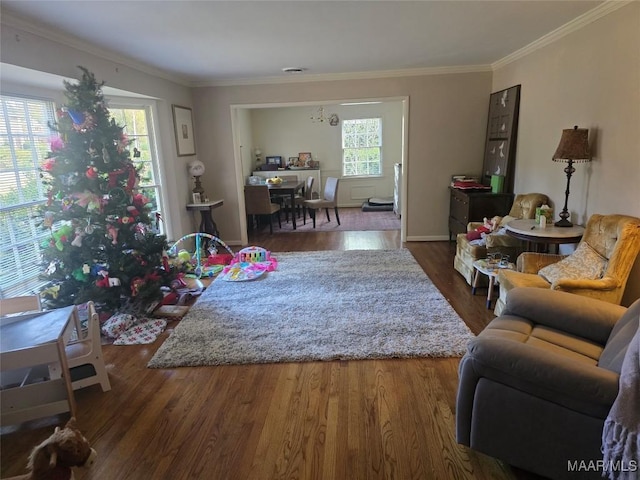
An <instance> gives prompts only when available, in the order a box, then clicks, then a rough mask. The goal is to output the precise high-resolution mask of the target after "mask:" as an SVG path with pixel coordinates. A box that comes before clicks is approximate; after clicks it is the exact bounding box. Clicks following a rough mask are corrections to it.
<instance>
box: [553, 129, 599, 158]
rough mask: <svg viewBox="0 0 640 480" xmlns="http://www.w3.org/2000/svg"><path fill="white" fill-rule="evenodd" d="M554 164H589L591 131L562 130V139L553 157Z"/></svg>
mask: <svg viewBox="0 0 640 480" xmlns="http://www.w3.org/2000/svg"><path fill="white" fill-rule="evenodd" d="M552 159H553V161H554V162H568V161H569V160H571V161H573V162H589V161H591V154H590V153H589V130H587V129H586V128H578V127H577V126H575V127H573V128H568V129H565V130H562V137H561V138H560V143H559V144H558V148H557V149H556V153H554V154H553V157H552Z"/></svg>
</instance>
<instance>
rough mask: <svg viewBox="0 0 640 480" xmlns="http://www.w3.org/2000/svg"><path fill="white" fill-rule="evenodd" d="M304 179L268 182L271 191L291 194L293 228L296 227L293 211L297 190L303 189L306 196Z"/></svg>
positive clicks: (278, 193)
mask: <svg viewBox="0 0 640 480" xmlns="http://www.w3.org/2000/svg"><path fill="white" fill-rule="evenodd" d="M304 185H305V182H304V180H287V181H283V182H282V183H267V186H268V187H269V193H271V194H276V195H289V199H290V200H291V202H290V203H289V205H291V221H292V222H293V229H294V230H295V229H296V216H295V213H294V211H293V209H294V207H295V204H296V200H295V197H296V192H298V191H301V192H302V195H303V196H304Z"/></svg>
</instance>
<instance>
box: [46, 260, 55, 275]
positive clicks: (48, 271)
mask: <svg viewBox="0 0 640 480" xmlns="http://www.w3.org/2000/svg"><path fill="white" fill-rule="evenodd" d="M44 273H46V274H47V275H53V274H54V273H56V262H51V263H49V266H48V267H47V269H46V270H45V271H44Z"/></svg>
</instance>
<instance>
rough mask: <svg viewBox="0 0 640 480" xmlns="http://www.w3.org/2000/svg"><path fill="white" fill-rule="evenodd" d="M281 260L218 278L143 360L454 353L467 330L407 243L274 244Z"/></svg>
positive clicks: (158, 364)
mask: <svg viewBox="0 0 640 480" xmlns="http://www.w3.org/2000/svg"><path fill="white" fill-rule="evenodd" d="M274 257H275V258H276V259H277V261H278V267H277V270H275V271H273V272H269V273H266V274H264V275H263V276H262V277H260V278H258V279H256V280H252V281H246V282H227V281H224V280H222V279H221V278H218V279H216V280H215V281H214V282H213V283H212V284H211V285H210V286H209V288H207V290H206V291H205V292H204V293H203V294H202V295H201V296H200V298H199V299H198V300H197V302H196V303H195V304H194V305H193V306H192V307H191V309H190V310H189V313H187V315H185V317H184V318H183V319H182V320H181V321H180V323H179V324H178V325H177V326H176V328H175V329H174V331H173V333H171V335H170V336H169V337H168V338H167V339H166V340H165V342H164V343H163V344H162V345H161V346H160V348H159V349H158V351H157V352H156V354H155V355H154V356H153V358H152V359H151V361H150V362H149V364H148V367H150V368H173V367H187V366H200V365H228V364H247V363H274V362H303V361H315V360H336V359H379V358H413V357H451V356H460V355H462V354H464V352H465V350H466V345H467V342H468V341H469V340H470V339H471V338H473V334H472V333H471V331H470V330H469V329H468V328H467V326H466V325H465V324H464V322H463V321H462V319H461V318H460V317H459V316H458V314H456V312H455V311H454V310H453V308H452V307H451V305H449V303H448V302H447V300H446V299H445V298H444V297H443V296H442V294H441V293H440V292H439V291H438V289H437V288H436V287H435V286H434V285H433V283H432V282H431V280H429V278H428V277H427V276H426V275H425V273H424V271H423V270H422V268H421V267H420V266H419V265H418V264H417V263H416V261H415V260H414V258H413V256H412V255H411V253H410V252H409V251H408V250H406V249H401V250H385V251H380V250H355V251H354V250H351V251H326V252H289V253H276V254H274Z"/></svg>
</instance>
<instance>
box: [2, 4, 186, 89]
mask: <svg viewBox="0 0 640 480" xmlns="http://www.w3.org/2000/svg"><path fill="white" fill-rule="evenodd" d="M2 24H4V25H7V26H10V27H14V28H19V29H20V30H24V31H25V32H27V33H30V34H32V35H36V36H39V37H42V38H45V39H47V40H51V41H53V42H58V43H61V44H63V45H66V46H68V47H71V48H75V49H77V50H80V51H82V52H86V53H90V54H92V55H95V56H97V57H100V58H102V59H104V60H109V61H111V62H114V63H117V64H120V65H123V66H125V67H129V68H131V69H133V70H137V71H139V72H143V73H146V74H148V75H152V76H154V77H159V78H163V79H164V80H168V81H170V82H173V83H177V84H179V85H182V86H184V87H190V86H191V84H190V82H189V79H188V78H186V77H182V76H179V75H171V74H168V73H167V72H165V71H163V70H160V69H157V68H154V67H151V66H149V65H145V64H143V63H141V62H139V61H137V60H134V59H133V58H130V57H126V56H124V55H119V54H116V53H114V52H112V51H110V50H106V49H103V48H100V47H96V46H95V45H91V44H88V43H87V42H84V41H82V40H80V39H79V38H77V37H74V36H73V35H70V34H68V33H66V32H62V31H61V30H57V29H53V28H51V27H47V26H45V25H42V24H40V23H37V22H36V21H34V20H29V19H26V18H24V17H22V16H21V15H17V14H15V13H13V12H7V11H3V12H2Z"/></svg>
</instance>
